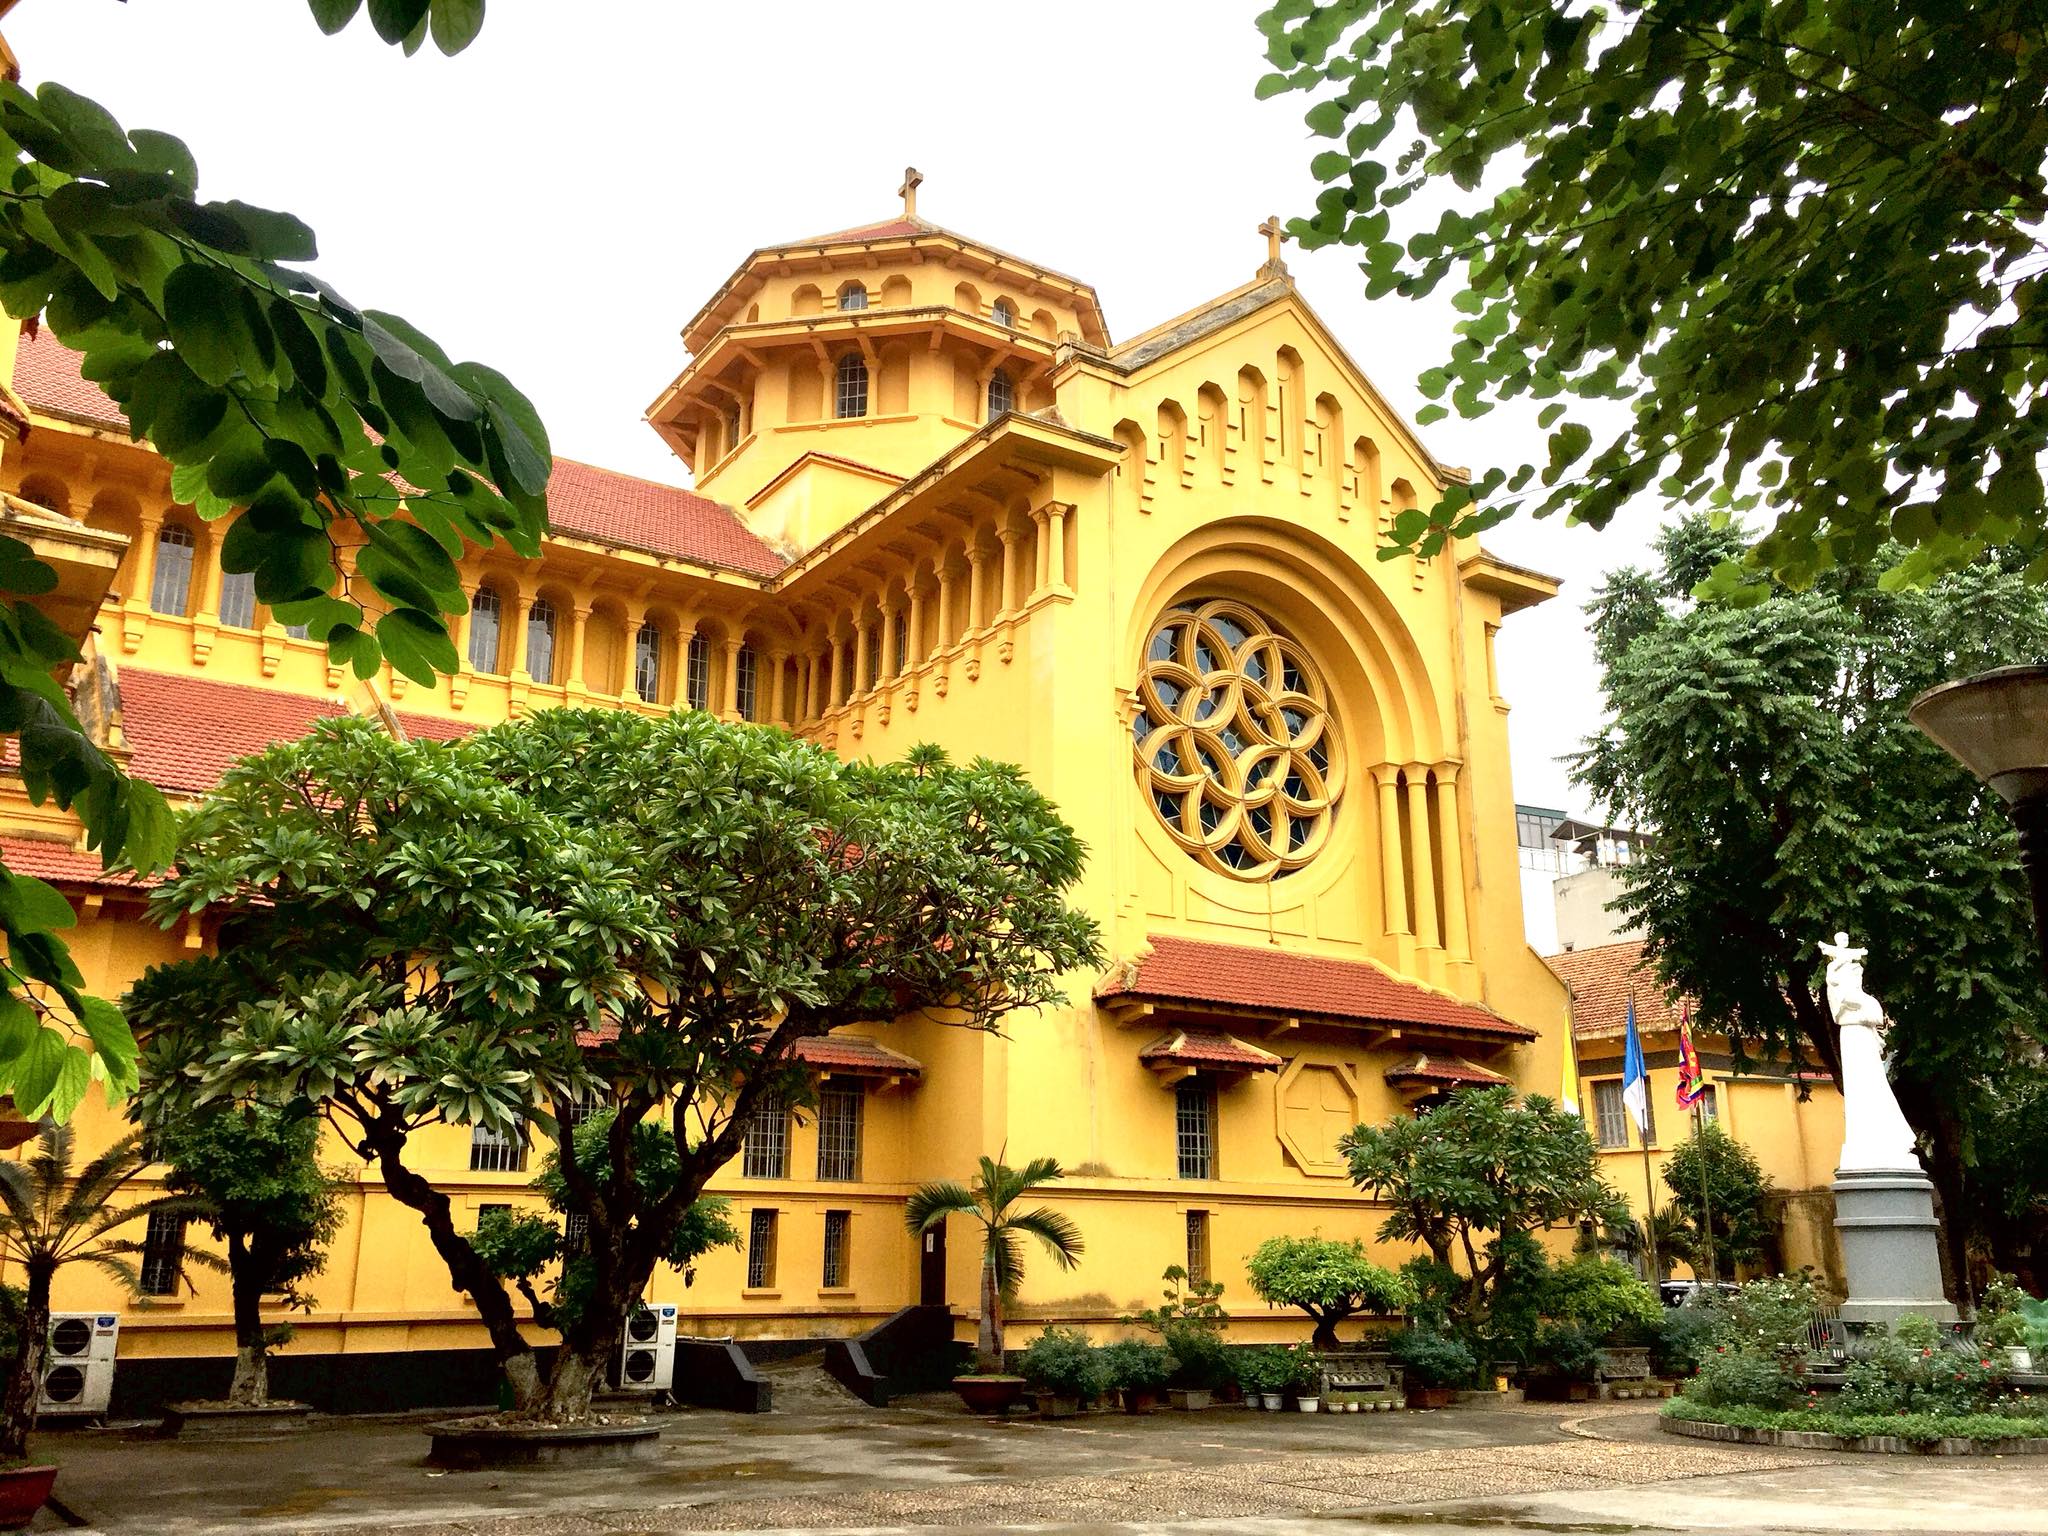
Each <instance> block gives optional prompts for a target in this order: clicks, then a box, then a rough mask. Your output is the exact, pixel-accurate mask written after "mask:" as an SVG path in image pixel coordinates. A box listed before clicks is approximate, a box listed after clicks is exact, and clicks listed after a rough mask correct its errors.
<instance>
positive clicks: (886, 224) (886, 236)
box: [790, 217, 934, 245]
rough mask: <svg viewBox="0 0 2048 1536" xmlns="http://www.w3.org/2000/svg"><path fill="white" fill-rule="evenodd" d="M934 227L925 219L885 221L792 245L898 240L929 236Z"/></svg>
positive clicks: (793, 242) (862, 225) (842, 230)
mask: <svg viewBox="0 0 2048 1536" xmlns="http://www.w3.org/2000/svg"><path fill="white" fill-rule="evenodd" d="M933 229H934V226H932V225H930V224H927V223H925V221H924V220H923V219H905V218H900V217H899V218H894V219H883V220H882V221H881V222H880V223H878V224H861V225H858V226H856V227H855V228H853V229H835V230H834V231H833V232H832V233H831V234H829V235H813V236H811V238H810V239H808V240H794V241H791V242H790V243H791V244H792V245H825V244H827V243H829V242H831V241H835V240H896V239H900V238H902V237H903V236H906V235H928V234H931V233H933Z"/></svg>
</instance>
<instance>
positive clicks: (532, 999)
mask: <svg viewBox="0 0 2048 1536" xmlns="http://www.w3.org/2000/svg"><path fill="white" fill-rule="evenodd" d="M1081 864H1082V848H1081V844H1080V842H1079V840H1078V839H1077V838H1075V837H1074V835H1073V833H1072V832H1071V830H1070V829H1068V828H1067V827H1066V825H1065V824H1064V823H1063V822H1062V821H1061V820H1060V819H1059V817H1058V815H1057V813H1056V812H1055V811H1054V810H1053V808H1052V807H1051V805H1050V804H1049V803H1048V802H1047V801H1046V800H1045V799H1044V797H1043V796H1041V795H1039V794H1038V793H1037V792H1036V791H1035V790H1033V789H1032V788H1031V787H1030V786H1029V784H1027V783H1026V782H1025V781H1024V779H1023V777H1022V775H1021V774H1019V773H1018V772H1017V771H1016V770H1015V769H1012V768H1008V767H1004V766H1001V765H998V764H994V763H988V762H976V763H973V764H970V765H968V766H965V767H959V766H955V765H953V764H951V763H949V762H947V761H946V760H945V758H944V756H943V755H942V754H940V753H937V752H935V751H931V750H922V751H919V752H918V753H915V754H913V756H912V758H911V759H910V760H909V761H907V762H905V763H903V764H897V765H870V764H855V763H844V762H841V761H839V760H838V759H836V758H834V757H833V756H831V754H829V753H827V752H825V751H823V750H822V749H820V748H817V747H814V746H810V745H808V744H806V743H803V742H800V741H798V740H796V739H795V738H793V737H791V736H789V735H787V734H785V733H783V732H781V731H777V730H771V729H764V728H760V727H754V726H743V725H728V724H723V723H721V722H718V721H715V720H713V719H711V718H710V717H709V716H708V715H705V714H702V713H684V714H675V715H671V716H667V717H663V718H648V717H646V716H642V715H639V714H629V713H626V712H623V711H612V710H561V711H552V712H548V713H544V714H542V715H539V716H536V717H534V718H533V719H531V720H527V721H523V722H520V723H517V724H513V725H508V726H503V727H500V728H498V729H496V730H492V731H486V732H481V733H479V734H477V735H475V736H473V737H470V738H467V739H466V740H464V741H461V742H457V743H450V744H437V743H420V742H414V743H399V742H395V741H392V740H390V739H389V738H387V737H385V736H384V735H383V734H382V733H381V732H379V731H378V730H377V729H375V728H374V727H373V726H371V725H369V724H368V723H367V722H363V721H341V722H327V723H323V724H322V725H321V726H320V727H319V728H318V729H317V730H316V732H315V734H314V735H313V736H312V737H310V738H308V739H307V740H305V741H303V742H299V743H294V744H292V745H290V746H285V747H278V748H273V749H272V750H271V751H269V752H267V753H264V754H261V755H259V756H257V757H254V758H251V759H249V760H247V761H245V762H244V763H242V764H240V765H238V766H237V767H236V768H234V769H232V770H230V771H229V773H228V774H227V775H226V777H225V778H224V779H223V781H222V783H221V786H220V788H219V789H218V791H217V792H216V793H215V794H214V796H212V797H211V798H210V799H209V801H208V802H207V804H206V805H205V806H204V807H203V808H202V809H201V810H200V811H199V812H198V813H197V814H196V816H195V817H194V818H193V820H192V822H191V824H190V826H189V828H188V830H187V833H186V836H185V837H184V839H183V841H182V843H181V848H180V854H179V860H178V872H177V873H176V874H175V875H174V876H172V877H171V878H169V879H168V880H166V882H165V883H164V884H163V885H162V886H161V887H160V888H159V891H158V893H157V896H156V898H155V899H156V901H157V904H158V910H159V912H160V913H161V914H162V915H163V917H164V918H165V920H166V921H175V920H177V919H178V918H179V917H180V916H181V915H183V914H186V913H192V912H197V913H201V914H204V915H206V916H208V917H209V918H211V919H212V920H214V921H215V922H217V923H218V925H219V927H218V932H219V935H220V956H219V958H218V959H205V960H194V961H187V962H182V963H180V964H178V965H174V966H169V967H163V968H159V969H158V970H155V971H152V972H151V973H150V974H149V975H148V976H146V977H145V978H144V979H143V980H142V982H140V983H139V984H138V986H137V987H136V989H135V992H134V994H133V996H132V1005H133V1006H134V1008H135V1010H136V1014H137V1017H138V1019H141V1020H145V1021H149V1022H152V1023H156V1024H160V1025H162V1026H163V1027H165V1028H167V1029H172V1030H181V1031H183V1032H184V1034H185V1038H187V1039H188V1040H189V1042H190V1046H189V1050H188V1052H187V1055H186V1066H185V1068H184V1071H185V1072H186V1073H187V1074H189V1075H191V1076H193V1077H194V1078H196V1080H197V1081H198V1082H199V1083H200V1084H201V1085H203V1091H205V1092H208V1093H212V1094H217V1095H231V1096H241V1097H258V1098H265V1097H267V1098H274V1099H283V1100H294V1099H295V1100H299V1101H302V1102H305V1103H308V1104H311V1105H313V1106H315V1107H317V1108H318V1109H319V1110H320V1112H322V1113H323V1114H324V1115H325V1116H326V1117H327V1118H328V1120H329V1121H330V1122H331V1123H332V1124H334V1125H335V1126H336V1127H337V1128H338V1129H339V1130H340V1131H341V1133H342V1135H343V1136H344V1137H345V1139H346V1140H347V1141H348V1142H349V1143H350V1145H351V1146H353V1147H354V1148H355V1149H356V1150H357V1151H358V1152H359V1153H360V1154H361V1155H362V1156H364V1157H365V1158H367V1159H370V1160H372V1161H373V1162H375V1163H376V1165H377V1167H378V1169H379V1171H380V1173H381V1174H382V1176H383V1178H384V1181H385V1183H386V1186H387V1187H388V1188H389V1190H390V1192H391V1193H392V1195H393V1196H394V1197H395V1198H397V1199H399V1200H401V1201H403V1202H404V1203H405V1204H407V1205H409V1206H411V1207H413V1208H414V1209H415V1210H416V1211H418V1212H419V1213H420V1215H421V1218H422V1220H423V1221H424V1222H425V1223H426V1226H427V1230H428V1233H429V1235H430V1236H431V1238H432V1240H433V1242H434V1246H435V1248H436V1250H437V1251H438V1252H439V1253H440V1254H441V1256H442V1258H443V1259H444V1261H445V1262H446V1263H447V1264H448V1267H449V1272H450V1274H451V1276H452V1278H453V1279H454V1281H455V1283H456V1285H457V1286H458V1287H459V1288H461V1289H463V1290H466V1291H468V1292H469V1294H470V1296H471V1297H472V1299H473V1300H474V1301H475V1303H476V1305H477V1308H478V1311H479V1314H480V1315H481V1316H482V1317H483V1319H484V1322H485V1324H486V1326H487V1327H488V1329H489V1331H490V1335H491V1338H492V1342H493V1345H494V1346H495V1347H496V1349H497V1351H498V1354H499V1356H500V1358H501V1359H502V1360H503V1362H504V1364H505V1368H506V1372H507V1375H508V1377H509V1378H510V1380H511V1381H512V1383H513V1388H514V1393H515V1397H516V1399H517V1401H518V1403H519V1405H520V1406H521V1407H522V1408H523V1409H526V1410H528V1411H530V1412H534V1413H537V1414H545V1415H546V1416H548V1417H550V1418H555V1419H574V1418H577V1417H580V1416H582V1415H584V1414H586V1413H587V1412H588V1408H589V1402H590V1393H591V1389H592V1386H593V1385H594V1383H595V1382H596V1381H597V1380H598V1379H600V1377H601V1374H602V1372H603V1369H604V1366H605V1364H606V1360H607V1357H608V1355H609V1353H610V1351H611V1349H612V1347H613V1343H614V1341H615V1340H616V1339H617V1337H618V1334H619V1329H620V1327H621V1326H622V1325H623V1322H624V1318H625V1315H626V1313H627V1311H628V1309H629V1308H630V1307H631V1306H633V1305H634V1304H635V1303H636V1302H637V1301H638V1300H639V1298H640V1296H641V1294H642V1292H643V1291H644V1289H645V1287H646V1285H647V1282H648V1279H649V1277H650V1276H651V1275H652V1274H653V1272H654V1269H655V1267H656V1266H657V1265H658V1264H660V1263H661V1262H663V1261H664V1260H665V1259H666V1258H667V1257H668V1256H669V1255H670V1254H671V1253H672V1252H673V1250H674V1244H675V1240H676V1236H677V1233H678V1232H679V1231H680V1230H682V1228H683V1227H684V1225H685V1224H686V1223H687V1222H688V1221H689V1220H690V1219H691V1215H690V1213H691V1210H692V1208H693V1206H695V1205H696V1203H697V1201H698V1199H699V1197H700V1196H701V1195H702V1193H703V1190H704V1186H705V1184H706V1182H707V1181H708V1180H709V1179H710V1178H711V1176H712V1175H713V1174H714V1173H715V1172H716V1171H717V1170H718V1169H719V1168H721V1167H723V1166H724V1165H725V1164H726V1163H727V1162H729V1161H730V1160H731V1159H732V1158H733V1157H734V1156H735V1155H737V1153H738V1152H739V1149H740V1146H741V1143H742V1140H743V1138H744V1136H745V1133H746V1127H747V1124H748V1121H749V1119H750V1118H751V1116H752V1113H753V1110H754V1108H755V1106H756V1105H757V1104H760V1103H761V1102H763V1100H764V1099H766V1098H769V1097H771V1096H779V1097H785V1098H791V1099H797V1100H801V1099H802V1098H803V1097H804V1096H805V1094H806V1093H807V1091H808V1083H807V1080H806V1078H805V1076H804V1074H803V1073H802V1071H801V1069H800V1068H799V1067H798V1066H797V1065H796V1064H795V1063H794V1061H793V1060H792V1057H791V1052H792V1049H793V1047H794V1046H795V1045H796V1043H797V1042H798V1041H800V1040H804V1039H807V1038H811V1037H813V1036H818V1035H823V1034H826V1033H829V1032H830V1031H831V1030H833V1029H836V1028H838V1027H840V1026H842V1025H846V1024H854V1023H862V1022H871V1021H874V1020H877V1019H892V1018H895V1017H897V1016H899V1015H901V1014H903V1013H905V1012H909V1011H914V1010H920V1009H924V1010H930V1011H932V1013H933V1014H934V1015H935V1016H936V1017H938V1018H940V1019H941V1020H942V1021H944V1022H948V1023H952V1024H956V1025H959V1026H961V1027H965V1028H974V1029H993V1028H994V1027H996V1026H997V1024H998V1023H1000V1022H1001V1020H1002V1019H1003V1018H1004V1017H1006V1016H1007V1015H1008V1014H1009V1013H1010V1012H1011V1011H1013V1010H1015V1009H1019V1008H1031V1007H1035V1006H1038V1005H1041V1004H1045V1003H1050V1002H1053V1001H1055V1000H1059V999H1062V998H1064V996H1065V990H1064V984H1063V983H1062V981H1061V977H1062V974H1063V973H1065V972H1068V971H1071V970H1074V969H1077V968H1080V967H1083V966H1093V965H1095V964H1098V963H1099V960H1100V951H1099V947H1098V945H1097V943H1096V939H1095V932H1094V927H1093V924H1092V923H1091V921H1090V920H1089V919H1088V918H1086V917H1085V916H1083V915H1081V914H1079V913H1077V912H1075V911H1073V910H1072V909H1071V908H1069V907H1068V906H1067V904H1066V900H1065V892H1066V891H1067V890H1068V889H1069V888H1070V887H1071V886H1072V884H1073V883H1074V881H1075V880H1077V879H1078V878H1079V875H1080V872H1081ZM592 1099H595V1100H596V1102H597V1104H598V1106H599V1107H600V1108H604V1109H609V1110H611V1111H613V1118H612V1119H611V1121H610V1122H609V1130H608V1131H607V1133H606V1146H605V1153H606V1156H605V1158H604V1159H602V1160H594V1161H590V1162H586V1161H585V1160H584V1159H583V1158H582V1157H580V1156H579V1155H578V1154H577V1152H576V1147H575V1144H574V1142H573V1139H572V1140H570V1141H564V1140H563V1139H562V1138H560V1137H555V1156H556V1173H557V1175H558V1177H559V1178H560V1181H561V1184H562V1188H563V1197H562V1200H563V1208H564V1209H566V1210H570V1211H574V1212H577V1213H580V1214H582V1215H584V1216H586V1217H587V1218H588V1221H589V1237H588V1242H587V1245H586V1247H585V1249H584V1251H583V1254H582V1255H581V1257H583V1258H584V1259H587V1261H588V1263H587V1268H586V1269H585V1270H584V1271H582V1273H583V1275H585V1276H587V1289H586V1290H584V1291H583V1292H582V1294H581V1297H580V1305H579V1306H578V1307H577V1308H576V1309H575V1310H574V1315H567V1314H566V1313H565V1314H564V1315H562V1316H561V1317H560V1318H559V1321H560V1323H561V1327H562V1347H561V1348H560V1349H559V1350H558V1351H557V1352H556V1355H555V1358H554V1362H553V1365H552V1367H551V1369H550V1370H549V1372H548V1373H547V1375H546V1376H545V1378H543V1375H542V1373H541V1371H540V1368H539V1364H538V1361H537V1359H536V1357H535V1355H534V1352H533V1348H532V1345H531V1343H530V1341H529V1340H527V1339H526V1338H525V1337H524V1335H523V1334H522V1333H521V1331H520V1328H519V1326H518V1323H517V1320H516V1317H515V1315H514V1312H513V1308H512V1303H511V1300H510V1298H509V1296H508V1295H507V1294H506V1292H505V1289H504V1286H503V1284H502V1283H501V1280H500V1278H499V1275H498V1273H497V1272H495V1271H494V1270H493V1268H492V1266H491V1264H490V1263H487V1262H486V1260H485V1258H484V1257H483V1256H482V1255H481V1254H479V1252H478V1250H477V1248H476V1245H475V1244H474V1243H473V1242H472V1240H471V1235H470V1234H467V1233H464V1232H461V1231H458V1230H457V1228H456V1223H455V1219H454V1211H453V1206H452V1202H451V1201H450V1199H449V1197H448V1195H447V1194H446V1192H445V1191H443V1190H441V1189H439V1188H438V1187H436V1185H435V1184H434V1182H433V1179H432V1178H431V1177H430V1176H429V1175H428V1174H426V1173H424V1172H422V1168H424V1167H426V1166H429V1165H427V1164H425V1163H424V1162H423V1161H422V1159H421V1158H420V1156H419V1155H418V1153H417V1152H416V1150H415V1149H414V1146H413V1141H414V1137H415V1136H416V1134H417V1133H418V1132H419V1131H420V1130H421V1129H422V1128H423V1127H425V1126H428V1125H431V1124H434V1123H436V1122H439V1121H449V1122H453V1123H456V1124H465V1125H479V1124H480V1125H486V1126H489V1127H491V1128H492V1129H494V1130H497V1131H500V1132H502V1133H505V1134H508V1135H515V1136H524V1135H527V1134H528V1133H529V1128H538V1129H539V1130H541V1131H542V1132H544V1133H548V1134H552V1133H553V1131H554V1130H555V1128H556V1126H557V1125H559V1124H561V1123H566V1122H568V1121H569V1120H571V1119H572V1118H573V1116H572V1114H571V1111H572V1110H573V1109H574V1108H576V1106H578V1105H579V1103H580V1104H585V1105H587V1104H588V1103H589V1102H590V1101H591V1100H592ZM650 1118H656V1119H657V1121H658V1123H659V1124H660V1125H661V1126H662V1127H663V1130H664V1133H665V1135H666V1137H667V1150H666V1151H665V1152H664V1156H665V1157H666V1156H667V1155H669V1154H672V1155H673V1157H674V1160H675V1172H674V1177H673V1178H672V1179H664V1180H659V1181H654V1180H644V1179H642V1178H641V1177H640V1173H641V1155H642V1154H641V1151H640V1148H639V1145H638V1141H637V1138H636V1134H635V1128H636V1127H638V1126H640V1125H641V1124H642V1123H643V1122H646V1121H648V1120H649V1119H650ZM579 1283H582V1281H581V1279H579Z"/></svg>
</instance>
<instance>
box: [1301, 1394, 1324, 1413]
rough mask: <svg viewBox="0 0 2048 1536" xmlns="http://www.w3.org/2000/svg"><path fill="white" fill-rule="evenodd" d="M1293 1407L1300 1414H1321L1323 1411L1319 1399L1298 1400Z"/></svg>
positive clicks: (1321, 1402)
mask: <svg viewBox="0 0 2048 1536" xmlns="http://www.w3.org/2000/svg"><path fill="white" fill-rule="evenodd" d="M1294 1406H1295V1407H1296V1408H1297V1409H1298V1410H1300V1411H1301V1412H1302V1413H1321V1412H1322V1411H1323V1400H1322V1399H1321V1398H1320V1397H1303V1398H1298V1399H1296V1401H1295V1404H1294Z"/></svg>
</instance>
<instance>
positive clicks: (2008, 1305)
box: [1976, 1274, 2048, 1371]
mask: <svg viewBox="0 0 2048 1536" xmlns="http://www.w3.org/2000/svg"><path fill="white" fill-rule="evenodd" d="M2030 1312H2037V1313H2039V1314H2040V1315H2041V1320H2042V1322H2043V1323H2044V1324H2048V1304H2044V1303H2042V1302H2039V1301H2036V1300H2035V1299H2034V1298H2033V1297H2031V1296H2029V1295H2028V1294H2027V1293H2026V1292H2025V1291H2023V1290H2022V1289H2020V1285H2019V1282H2018V1281H2017V1280H2015V1279H2014V1278H2013V1277H2012V1276H2011V1275H1998V1274H1994V1275H1993V1276H1992V1277H1991V1283H1990V1284H1988V1285H1987V1286H1985V1287H1984V1294H1983V1295H1982V1296H1981V1297H1979V1298H1978V1302H1977V1334H1976V1337H1977V1343H1978V1345H1979V1347H1981V1348H1983V1349H1985V1350H1987V1351H1989V1350H1993V1349H2002V1350H2004V1351H2005V1355H2006V1359H2007V1360H2008V1361H2010V1362H2011V1366H2012V1369H2013V1370H2015V1371H2031V1370H2033V1368H2034V1352H2033V1349H2032V1347H2031V1346H2032V1337H2031V1334H2032V1332H2033V1330H2031V1329H2030V1328H2029V1326H2028V1321H2029V1318H2028V1314H2029V1313H2030Z"/></svg>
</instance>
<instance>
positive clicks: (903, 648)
mask: <svg viewBox="0 0 2048 1536" xmlns="http://www.w3.org/2000/svg"><path fill="white" fill-rule="evenodd" d="M909 665H910V615H909V614H907V613H905V612H904V611H903V610H902V609H901V608H898V609H897V610H896V671H895V673H894V674H893V675H894V676H898V677H900V676H902V674H903V670H904V669H905V668H906V667H908V666H909Z"/></svg>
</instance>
